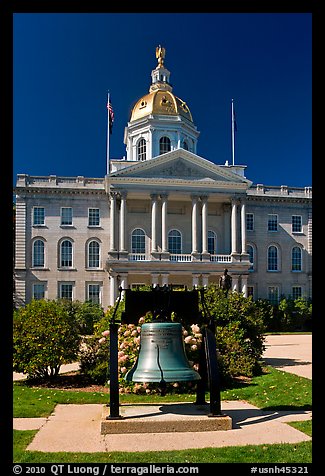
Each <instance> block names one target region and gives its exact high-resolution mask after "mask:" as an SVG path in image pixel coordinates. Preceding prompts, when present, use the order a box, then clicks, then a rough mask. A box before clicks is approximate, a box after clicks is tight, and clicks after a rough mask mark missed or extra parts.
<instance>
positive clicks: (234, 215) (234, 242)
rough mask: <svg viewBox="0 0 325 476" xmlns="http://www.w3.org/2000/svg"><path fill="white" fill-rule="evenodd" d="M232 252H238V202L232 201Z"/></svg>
mask: <svg viewBox="0 0 325 476" xmlns="http://www.w3.org/2000/svg"><path fill="white" fill-rule="evenodd" d="M231 252H232V253H237V202H236V200H232V202H231Z"/></svg>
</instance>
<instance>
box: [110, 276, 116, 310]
mask: <svg viewBox="0 0 325 476" xmlns="http://www.w3.org/2000/svg"><path fill="white" fill-rule="evenodd" d="M109 284H110V290H109V291H110V292H109V304H110V306H114V304H115V301H116V298H117V274H116V273H111V274H110V280H109Z"/></svg>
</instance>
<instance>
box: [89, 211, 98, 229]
mask: <svg viewBox="0 0 325 476" xmlns="http://www.w3.org/2000/svg"><path fill="white" fill-rule="evenodd" d="M99 225H100V214H99V208H88V226H99Z"/></svg>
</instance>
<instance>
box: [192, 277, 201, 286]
mask: <svg viewBox="0 0 325 476" xmlns="http://www.w3.org/2000/svg"><path fill="white" fill-rule="evenodd" d="M199 277H200V275H199V274H192V287H193V288H197V287H198V286H199Z"/></svg>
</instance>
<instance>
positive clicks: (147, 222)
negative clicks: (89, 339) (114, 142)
mask: <svg viewBox="0 0 325 476" xmlns="http://www.w3.org/2000/svg"><path fill="white" fill-rule="evenodd" d="M156 58H157V60H158V64H157V67H156V68H155V69H154V70H153V71H152V84H151V86H150V89H149V93H148V94H146V95H145V96H143V97H142V98H140V99H139V100H138V101H137V103H136V104H135V106H134V108H133V110H132V113H131V117H130V121H129V122H128V124H127V127H126V128H125V134H124V142H125V145H126V157H125V158H123V159H119V160H117V159H115V160H110V164H109V171H108V174H107V175H106V176H105V177H103V178H86V177H82V176H78V177H58V176H49V177H32V176H29V175H26V174H19V175H18V177H17V183H16V187H15V193H16V250H15V290H16V293H17V295H18V296H19V298H20V299H21V300H22V301H24V302H29V301H30V300H31V299H33V298H34V299H40V298H46V299H56V298H58V297H66V298H68V299H73V300H80V301H84V300H91V301H95V302H99V303H100V304H101V305H102V306H103V307H104V308H107V307H108V306H110V305H113V304H114V302H115V300H116V298H117V295H118V288H119V287H120V286H121V287H122V288H123V289H125V288H127V287H136V286H139V285H142V284H146V285H165V284H168V285H172V286H176V287H187V288H192V287H197V286H207V285H209V284H211V283H218V282H219V278H220V275H221V274H222V273H223V271H224V269H225V268H227V269H228V271H229V274H230V275H231V277H232V287H233V290H234V291H237V292H241V293H243V294H244V295H245V296H247V295H252V296H253V298H254V299H257V298H266V299H270V300H271V301H273V302H276V301H277V300H278V299H279V298H280V296H281V295H285V296H292V297H293V298H296V297H300V296H302V297H306V298H310V297H311V294H312V285H311V276H312V269H311V265H312V262H311V255H312V190H311V187H303V188H297V187H296V188H292V187H288V186H280V187H276V186H264V185H261V184H257V185H254V184H253V183H252V182H251V181H250V180H248V179H247V178H246V176H245V169H246V166H244V165H236V166H234V165H228V164H225V165H216V164H215V163H213V162H211V161H210V160H207V159H206V158H203V157H200V156H199V155H197V141H198V137H199V132H198V130H197V128H196V126H195V124H194V122H193V118H192V115H191V112H190V109H189V107H188V106H187V104H186V103H185V102H184V101H183V100H181V99H180V98H178V97H177V96H175V95H174V94H173V92H172V86H171V85H170V83H169V77H170V72H169V71H168V70H167V69H166V67H165V65H164V59H165V50H164V48H161V47H158V48H157V49H156Z"/></svg>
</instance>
